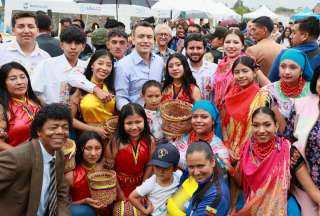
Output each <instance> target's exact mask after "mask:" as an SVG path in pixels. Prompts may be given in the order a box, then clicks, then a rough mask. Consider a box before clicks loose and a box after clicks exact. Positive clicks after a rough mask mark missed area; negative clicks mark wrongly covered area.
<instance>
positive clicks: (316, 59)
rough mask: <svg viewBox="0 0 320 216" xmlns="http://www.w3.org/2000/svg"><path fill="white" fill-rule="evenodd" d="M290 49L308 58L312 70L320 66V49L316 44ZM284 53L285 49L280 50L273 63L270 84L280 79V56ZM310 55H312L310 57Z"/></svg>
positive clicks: (310, 43)
mask: <svg viewBox="0 0 320 216" xmlns="http://www.w3.org/2000/svg"><path fill="white" fill-rule="evenodd" d="M292 48H294V49H297V50H300V51H302V52H304V53H305V54H306V55H307V56H308V58H309V62H310V64H311V67H312V68H313V70H315V69H316V68H317V67H319V66H320V49H319V45H318V43H317V42H308V43H305V44H301V45H299V46H296V47H292ZM284 51H285V49H284V50H282V51H281V52H280V54H279V55H278V56H277V57H276V58H275V60H274V61H273V64H272V67H271V69H270V71H269V80H270V81H271V82H276V81H278V80H279V79H280V77H279V65H280V58H281V55H282V54H283V52H284ZM310 53H312V54H313V55H312V56H310Z"/></svg>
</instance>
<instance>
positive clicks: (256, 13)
mask: <svg viewBox="0 0 320 216" xmlns="http://www.w3.org/2000/svg"><path fill="white" fill-rule="evenodd" d="M260 16H268V17H270V18H271V19H277V18H280V16H279V15H277V14H275V13H273V12H272V11H271V10H270V9H269V8H267V7H266V6H265V5H263V6H261V7H260V8H258V9H257V10H255V11H253V12H251V13H246V14H243V17H244V18H248V19H255V18H258V17H260Z"/></svg>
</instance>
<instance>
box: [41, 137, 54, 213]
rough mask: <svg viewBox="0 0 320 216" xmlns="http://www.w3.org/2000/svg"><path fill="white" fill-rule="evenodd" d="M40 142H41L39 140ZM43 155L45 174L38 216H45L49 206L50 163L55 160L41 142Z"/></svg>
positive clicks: (43, 175)
mask: <svg viewBox="0 0 320 216" xmlns="http://www.w3.org/2000/svg"><path fill="white" fill-rule="evenodd" d="M39 142H40V140H39ZM40 149H41V155H42V160H43V173H42V187H41V196H40V203H39V207H38V211H37V216H43V215H44V213H45V211H46V208H47V204H48V196H49V191H48V190H49V184H50V161H51V160H53V159H54V158H55V156H52V155H51V154H49V153H48V152H47V150H46V149H45V148H44V146H43V144H42V143H41V142H40Z"/></svg>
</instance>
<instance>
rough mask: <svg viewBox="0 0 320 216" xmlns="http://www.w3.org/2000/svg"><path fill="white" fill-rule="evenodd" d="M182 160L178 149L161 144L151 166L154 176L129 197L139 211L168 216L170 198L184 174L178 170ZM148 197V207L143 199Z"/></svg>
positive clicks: (154, 215)
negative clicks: (143, 202) (167, 204)
mask: <svg viewBox="0 0 320 216" xmlns="http://www.w3.org/2000/svg"><path fill="white" fill-rule="evenodd" d="M179 159H180V154H179V152H178V150H177V148H176V147H175V146H174V145H172V144H170V143H165V144H159V145H158V146H157V149H156V151H155V152H154V154H153V156H152V160H151V161H150V162H149V165H153V167H154V173H155V174H154V175H152V176H151V177H150V178H148V179H147V180H146V181H144V182H143V183H142V184H141V185H140V186H138V187H137V188H136V189H135V190H134V191H133V192H132V193H131V194H130V196H129V201H130V202H131V204H132V205H133V206H135V207H136V208H137V209H138V210H139V211H141V212H142V213H143V214H146V215H150V214H151V215H152V216H165V215H167V207H166V203H167V200H168V199H169V197H171V195H172V194H173V193H175V192H176V191H177V189H178V185H179V181H180V177H181V175H182V172H181V171H180V170H177V171H175V170H176V168H177V164H178V162H179ZM145 196H147V198H148V201H147V205H143V204H142V202H141V198H143V197H145Z"/></svg>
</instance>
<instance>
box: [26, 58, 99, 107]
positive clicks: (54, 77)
mask: <svg viewBox="0 0 320 216" xmlns="http://www.w3.org/2000/svg"><path fill="white" fill-rule="evenodd" d="M85 67H86V64H85V62H84V61H82V60H78V62H77V65H76V66H74V67H72V66H71V65H70V63H69V62H68V60H67V58H66V57H65V55H61V56H57V57H54V58H50V59H46V60H44V61H43V62H41V63H40V64H39V65H38V66H37V68H36V69H35V71H34V74H33V75H32V76H31V84H32V88H33V90H34V91H35V92H36V94H37V95H38V96H40V97H41V98H42V99H43V100H44V102H45V103H47V104H51V103H66V104H67V103H68V102H69V92H70V88H71V86H72V87H76V88H80V89H82V90H84V91H87V92H90V93H92V92H93V89H94V87H95V84H93V83H91V82H90V81H89V80H87V79H86V77H85V76H84V75H83V72H84V70H85Z"/></svg>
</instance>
